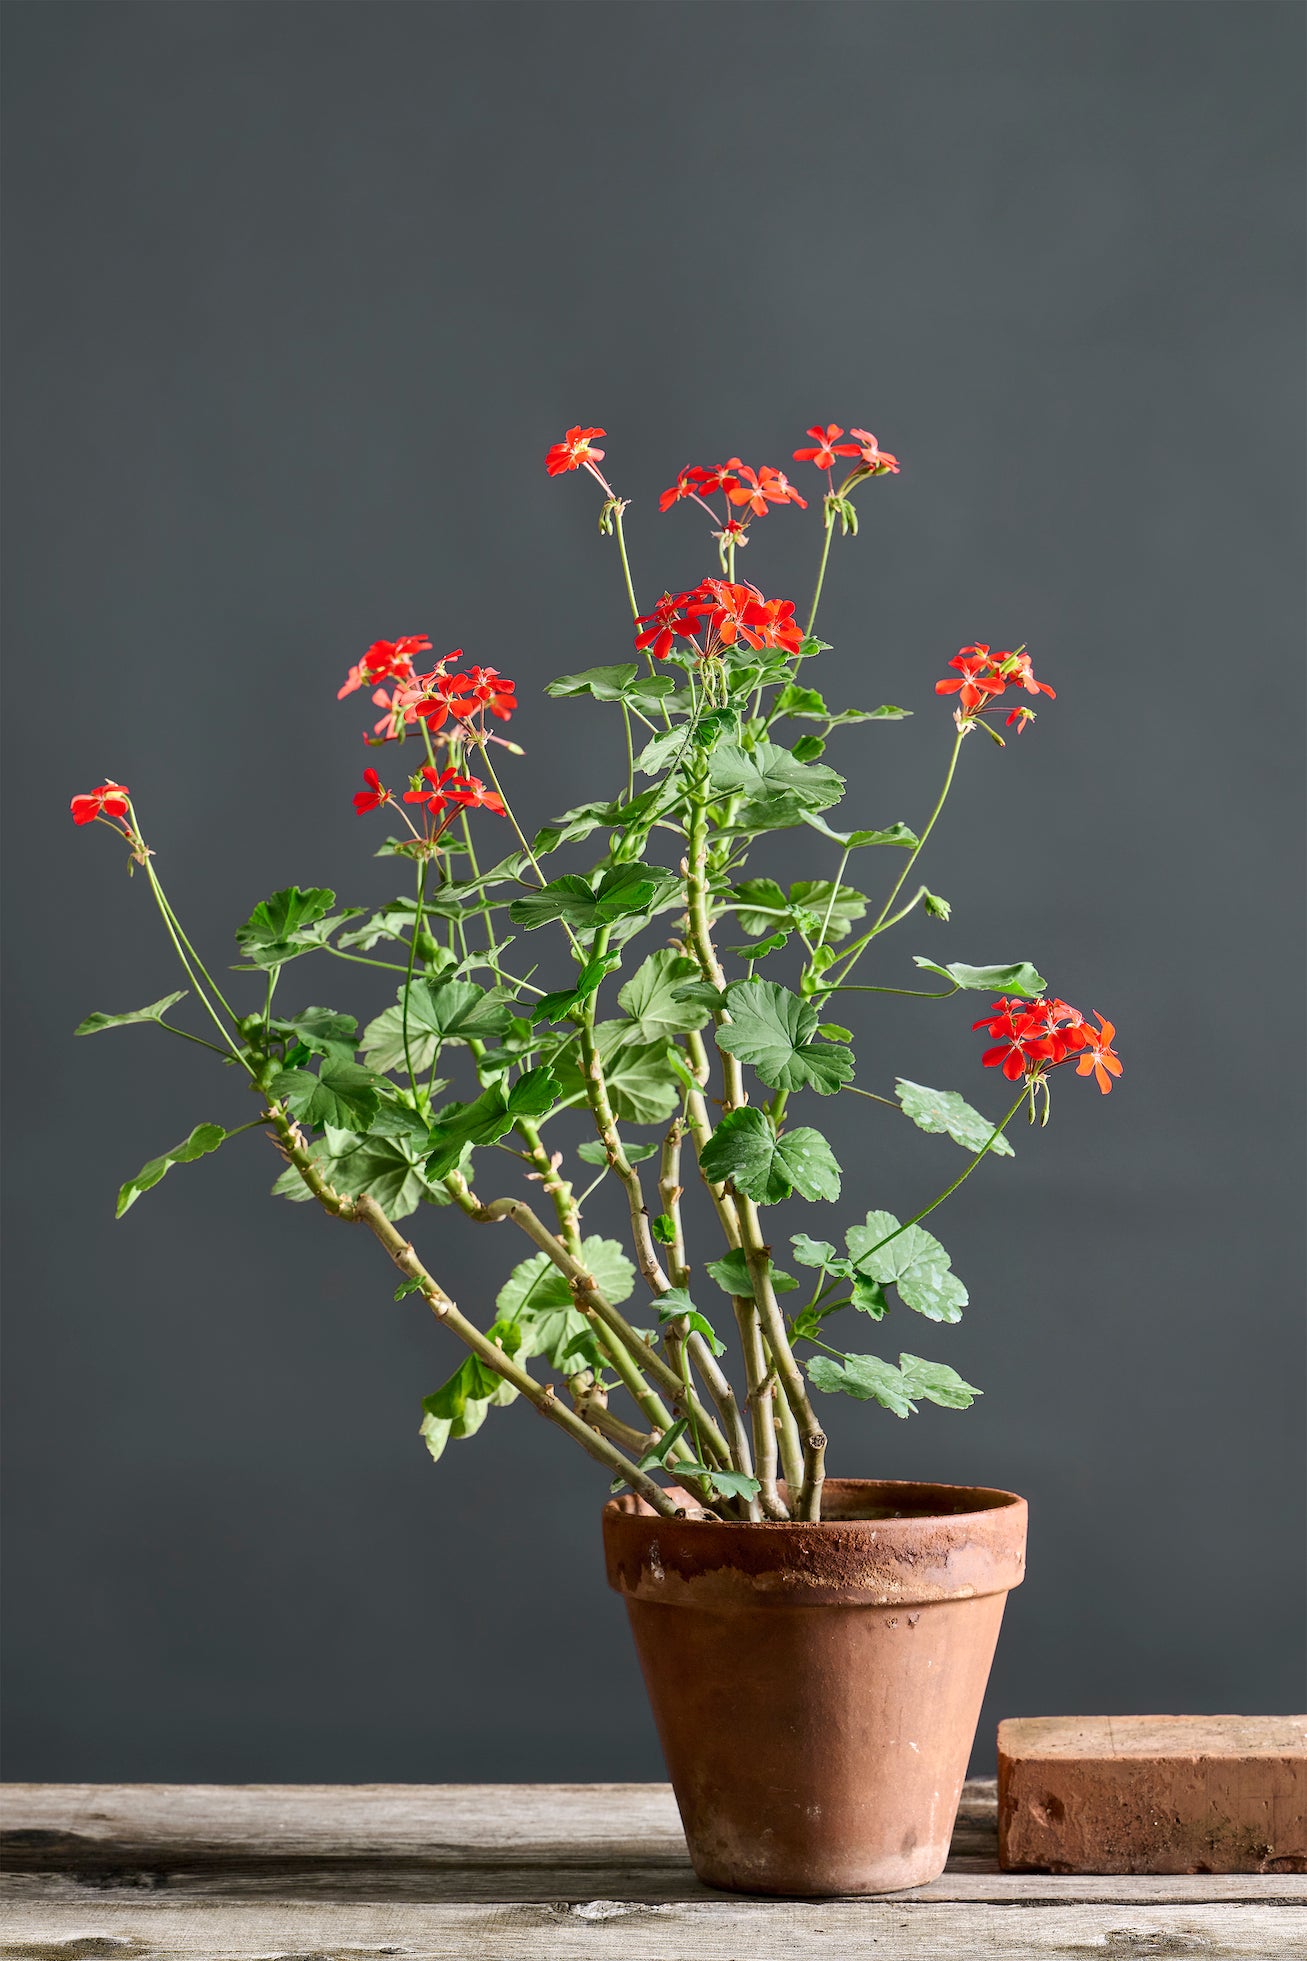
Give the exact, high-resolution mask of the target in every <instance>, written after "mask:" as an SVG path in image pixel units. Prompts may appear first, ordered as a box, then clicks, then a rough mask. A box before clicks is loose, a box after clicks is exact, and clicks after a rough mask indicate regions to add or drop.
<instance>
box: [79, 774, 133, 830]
mask: <svg viewBox="0 0 1307 1961" xmlns="http://www.w3.org/2000/svg"><path fill="white" fill-rule="evenodd" d="M130 795H131V791H130V790H129V789H128V788H127V785H126V784H125V783H101V784H100V785H99V787H98V788H97V789H94V790H88V791H87V792H86V793H85V794H84V795H82V796H80V797H74V798H73V800H72V802H71V803H70V804H69V806H68V809H69V812H70V813H71V815H72V820H73V822H74V824H93V823H94V822H95V820H96V818H97V817H101V816H104V817H125V816H126V815H127V799H128V798H129V797H130Z"/></svg>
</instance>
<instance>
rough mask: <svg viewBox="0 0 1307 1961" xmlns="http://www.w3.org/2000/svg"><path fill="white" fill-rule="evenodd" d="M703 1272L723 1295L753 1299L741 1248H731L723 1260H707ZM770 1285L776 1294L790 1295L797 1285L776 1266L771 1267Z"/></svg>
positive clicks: (748, 1273) (750, 1276) (794, 1280)
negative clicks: (708, 1275)
mask: <svg viewBox="0 0 1307 1961" xmlns="http://www.w3.org/2000/svg"><path fill="white" fill-rule="evenodd" d="M704 1272H705V1273H710V1274H711V1275H712V1277H713V1279H714V1280H715V1281H716V1282H717V1285H718V1286H719V1287H720V1288H721V1290H722V1292H723V1293H724V1294H730V1295H732V1296H733V1297H738V1298H739V1299H741V1300H750V1301H751V1300H752V1299H753V1276H752V1275H751V1274H750V1272H749V1262H748V1260H747V1259H746V1258H745V1255H744V1252H743V1249H742V1248H741V1247H739V1246H735V1247H732V1249H731V1251H730V1252H729V1253H727V1254H726V1255H725V1257H724V1258H723V1259H720V1260H709V1261H708V1262H707V1264H706V1266H705V1267H704ZM771 1284H772V1287H773V1289H774V1290H775V1292H776V1293H778V1294H791V1293H793V1292H794V1289H795V1288H796V1287H797V1286H798V1284H799V1283H798V1281H797V1280H796V1279H795V1278H794V1276H793V1274H789V1273H782V1272H781V1270H780V1268H779V1267H778V1266H773V1267H772V1270H771Z"/></svg>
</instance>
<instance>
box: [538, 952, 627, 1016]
mask: <svg viewBox="0 0 1307 1961" xmlns="http://www.w3.org/2000/svg"><path fill="white" fill-rule="evenodd" d="M621 964H622V956H621V954H620V953H601V954H598V955H597V956H596V958H595V959H593V960H588V961H587V962H586V964H585V966H584V967H583V968H582V969H581V972H580V973H579V974H578V976H577V979H576V984H575V986H573V987H560V988H559V989H558V990H557V991H556V992H555V993H553V994H542V995H541V997H540V999H539V1000H538V1001H537V1002H536V1004H535V1006H534V1007H533V1008H532V1010H531V1019H532V1021H533V1022H536V1021H563V1020H564V1019H565V1018H566V1017H567V1016H568V1015H570V1014H571V1013H573V1011H574V1010H575V1009H577V1008H579V1007H580V1006H581V1004H582V1003H583V1002H584V1001H588V1000H589V998H590V996H591V995H592V994H593V993H594V991H595V989H596V988H597V987H598V986H599V985H600V983H601V982H602V981H603V979H604V977H605V976H606V975H607V974H610V973H611V972H612V970H613V968H614V967H620V966H621Z"/></svg>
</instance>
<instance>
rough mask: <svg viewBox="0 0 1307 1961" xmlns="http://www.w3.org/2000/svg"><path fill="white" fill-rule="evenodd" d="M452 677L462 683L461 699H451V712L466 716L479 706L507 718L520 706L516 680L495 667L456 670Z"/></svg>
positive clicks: (503, 718) (505, 719)
mask: <svg viewBox="0 0 1307 1961" xmlns="http://www.w3.org/2000/svg"><path fill="white" fill-rule="evenodd" d="M451 679H452V680H453V681H455V682H458V683H460V684H461V686H460V689H459V699H458V700H457V701H455V700H454V699H452V698H451V700H450V704H449V706H450V712H451V713H452V714H454V715H457V716H459V717H461V718H462V719H464V720H466V718H467V717H468V716H469V715H473V714H475V713H476V711H477V709H480V710H481V711H482V713H483V714H484V713H485V711H486V710H489V712H490V713H491V714H492V715H494V716H495V717H496V718H497V719H498V720H499V721H501V722H506V721H507V720H508V718H509V716H510V715H511V714H512V713H513V710H514V709H515V708H516V707H517V694H516V688H517V683H516V682H515V681H509V680H507V679H506V678H505V676H504V675H502V674H501V673H500V672H499V669H498V668H496V667H469V669H468V671H467V673H466V674H455V675H453V676H452V677H451ZM464 693H466V696H467V698H466V700H464V699H463V695H464Z"/></svg>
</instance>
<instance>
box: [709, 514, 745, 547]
mask: <svg viewBox="0 0 1307 1961" xmlns="http://www.w3.org/2000/svg"><path fill="white" fill-rule="evenodd" d="M712 535H713V537H714V538H715V539H716V540H717V543H718V544H719V545H722V546H723V547H725V546H729V545H747V544H748V542H749V533H748V529H747V528H746V526H745V525H743V524H741V523H740V520H739V519H738V518H737V517H728V518H727V520H726V522H725V524H724V525H723V526H722V528H721V530H720V531H714V532H713V534H712Z"/></svg>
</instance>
